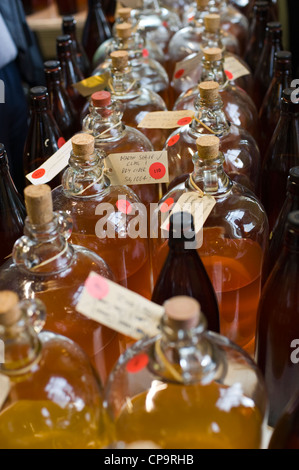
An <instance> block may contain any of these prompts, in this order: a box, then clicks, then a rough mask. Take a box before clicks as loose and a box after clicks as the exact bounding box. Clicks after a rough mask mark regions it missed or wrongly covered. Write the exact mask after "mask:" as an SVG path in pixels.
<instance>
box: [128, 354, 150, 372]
mask: <svg viewBox="0 0 299 470" xmlns="http://www.w3.org/2000/svg"><path fill="white" fill-rule="evenodd" d="M148 361H149V357H148V355H147V354H145V353H141V354H138V355H137V356H135V357H132V359H130V360H129V361H128V362H127V365H126V369H127V371H128V372H130V374H136V373H137V372H140V371H141V370H143V369H144V368H145V367H146V366H147V365H148Z"/></svg>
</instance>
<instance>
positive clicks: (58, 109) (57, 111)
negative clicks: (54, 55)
mask: <svg viewBox="0 0 299 470" xmlns="http://www.w3.org/2000/svg"><path fill="white" fill-rule="evenodd" d="M44 71H45V75H46V81H47V89H48V93H49V99H50V104H51V110H52V113H53V116H54V119H55V121H56V122H57V124H58V127H59V129H60V130H61V132H62V134H63V135H64V137H65V139H66V140H69V139H70V138H71V137H72V136H73V135H74V134H75V133H76V132H78V131H79V130H80V126H79V125H78V124H79V123H78V119H77V115H76V111H75V108H74V106H73V103H72V101H71V98H70V97H69V95H68V94H67V92H66V89H65V88H64V86H63V84H62V73H61V66H60V62H59V61H58V60H49V61H47V62H45V63H44Z"/></svg>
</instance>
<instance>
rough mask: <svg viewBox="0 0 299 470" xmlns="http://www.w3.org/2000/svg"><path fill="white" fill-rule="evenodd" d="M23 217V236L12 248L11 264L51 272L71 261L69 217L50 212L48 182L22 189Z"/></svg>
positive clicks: (69, 263)
mask: <svg viewBox="0 0 299 470" xmlns="http://www.w3.org/2000/svg"><path fill="white" fill-rule="evenodd" d="M24 196H25V207H26V210H27V218H26V220H25V229H24V237H21V238H20V239H19V240H17V241H16V243H15V245H14V249H13V260H14V262H15V264H16V265H17V266H18V267H19V268H20V269H21V270H25V271H30V272H31V273H33V274H38V275H39V274H41V275H47V274H53V273H59V272H62V271H64V270H66V269H67V268H68V267H69V266H70V265H71V263H72V261H73V255H74V250H73V248H72V247H71V246H70V245H69V244H68V243H67V240H68V238H69V237H70V235H71V231H72V221H71V219H70V218H69V216H67V214H64V213H56V212H53V202H52V193H51V188H50V186H48V185H37V186H34V185H31V186H27V187H26V188H25V191H24Z"/></svg>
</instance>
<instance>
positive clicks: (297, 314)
mask: <svg viewBox="0 0 299 470" xmlns="http://www.w3.org/2000/svg"><path fill="white" fill-rule="evenodd" d="M298 282H299V211H295V212H291V213H290V214H289V215H288V218H287V225H286V233H285V237H284V245H283V248H282V251H281V252H280V255H279V257H278V259H277V262H276V264H275V266H274V268H273V270H272V271H271V274H270V276H269V278H268V280H267V282H266V284H265V285H264V287H263V291H262V296H261V300H260V304H259V308H258V321H257V336H256V353H255V354H256V361H257V364H258V366H259V367H260V370H261V371H262V373H263V375H264V377H265V381H266V385H267V389H268V396H269V403H270V409H269V425H270V426H275V425H276V423H277V421H278V419H279V418H280V416H281V414H282V412H283V410H284V408H285V407H286V406H287V403H288V402H289V400H290V399H291V397H292V396H293V395H294V394H295V393H298V391H299V377H298V374H297V369H298V358H297V355H298V338H299V307H298V306H299V290H298Z"/></svg>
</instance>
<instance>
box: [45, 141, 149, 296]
mask: <svg viewBox="0 0 299 470" xmlns="http://www.w3.org/2000/svg"><path fill="white" fill-rule="evenodd" d="M72 141H73V151H72V152H71V155H70V160H69V167H68V168H67V169H66V170H65V172H64V176H63V181H62V186H59V187H58V188H57V189H56V190H55V191H53V204H54V208H55V209H56V210H63V211H66V212H68V213H69V214H70V215H71V216H72V218H73V222H74V228H73V231H72V235H71V242H72V243H73V244H76V245H81V246H84V247H86V248H89V249H91V250H92V251H94V252H95V253H97V254H99V255H100V256H101V257H102V258H103V259H104V260H105V261H106V262H107V263H108V265H109V266H110V267H111V269H112V272H113V274H114V276H115V281H116V282H118V283H119V284H121V285H123V286H125V287H127V288H128V289H130V290H132V291H134V292H137V293H138V294H141V295H143V296H144V297H146V298H150V297H151V294H152V279H151V265H150V259H149V242H148V239H147V214H146V210H145V207H144V206H143V210H141V206H140V204H141V202H140V199H139V198H138V197H137V195H136V194H135V193H134V191H133V190H132V189H130V188H129V187H128V186H111V184H110V180H109V177H108V176H107V174H106V173H105V172H104V158H105V156H106V155H105V153H104V152H99V151H98V150H99V149H97V151H95V148H94V147H95V139H94V137H93V136H92V135H90V134H78V135H77V136H75V137H73V139H72ZM136 204H138V205H139V206H136ZM136 207H137V208H138V207H139V208H140V215H139V218H138V222H139V223H140V232H138V233H137V235H136V231H134V228H135V226H134V221H136V210H135V208H136ZM137 217H138V216H137ZM144 228H145V234H144V231H143V230H144ZM136 230H137V231H138V229H137V228H136Z"/></svg>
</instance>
